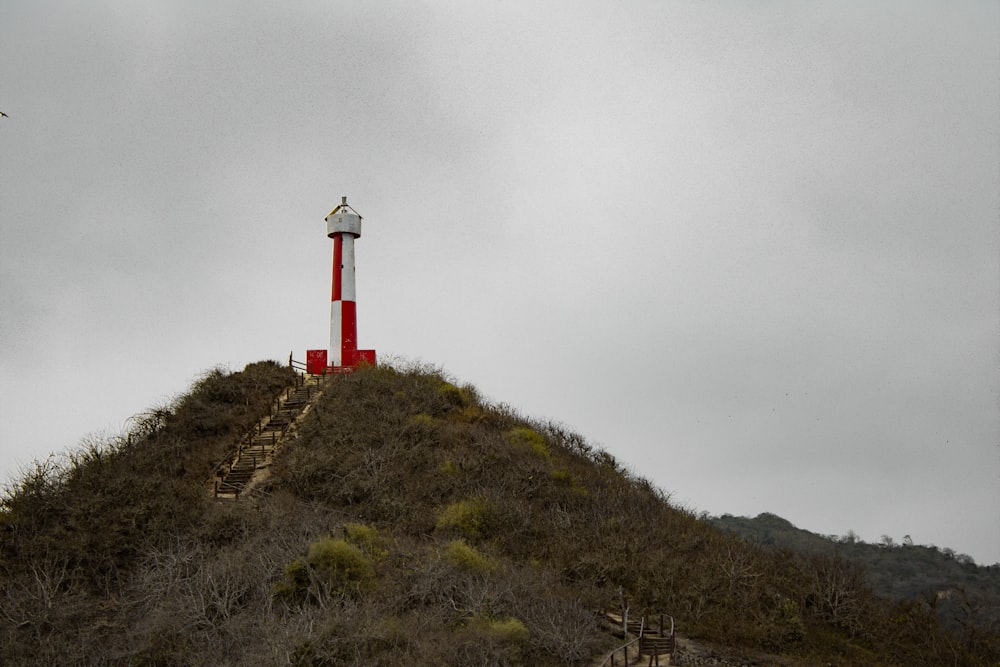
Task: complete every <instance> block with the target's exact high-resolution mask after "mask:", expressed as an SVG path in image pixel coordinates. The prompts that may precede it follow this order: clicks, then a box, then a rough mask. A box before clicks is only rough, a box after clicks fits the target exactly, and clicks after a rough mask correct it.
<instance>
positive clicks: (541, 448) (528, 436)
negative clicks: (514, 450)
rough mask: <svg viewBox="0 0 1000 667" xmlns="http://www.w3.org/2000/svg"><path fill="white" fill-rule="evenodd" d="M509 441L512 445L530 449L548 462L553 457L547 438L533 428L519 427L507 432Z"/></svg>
mask: <svg viewBox="0 0 1000 667" xmlns="http://www.w3.org/2000/svg"><path fill="white" fill-rule="evenodd" d="M507 440H509V441H510V442H511V443H512V444H515V445H522V446H524V447H528V448H529V449H531V451H533V452H534V453H535V454H537V455H538V456H539V457H540V458H543V459H546V460H548V458H549V457H550V456H551V452H550V450H549V443H548V441H547V440H546V439H545V436H544V435H542V434H541V433H539V432H538V431H536V430H535V429H533V428H528V427H527V426H519V427H517V428H515V429H512V430H510V431H508V432H507Z"/></svg>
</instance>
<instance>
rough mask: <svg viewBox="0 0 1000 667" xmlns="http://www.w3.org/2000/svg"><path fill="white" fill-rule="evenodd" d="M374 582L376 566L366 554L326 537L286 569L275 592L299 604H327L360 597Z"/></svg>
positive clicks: (343, 541)
mask: <svg viewBox="0 0 1000 667" xmlns="http://www.w3.org/2000/svg"><path fill="white" fill-rule="evenodd" d="M374 578H375V564H374V562H373V560H372V558H371V557H370V556H368V555H367V554H365V552H364V551H362V550H361V549H360V548H359V547H357V546H355V545H353V544H350V543H349V542H347V541H346V540H342V539H339V538H334V537H324V538H321V539H319V540H317V541H316V542H313V543H312V544H310V545H309V551H308V553H307V554H306V557H305V558H297V559H295V560H294V561H292V562H291V563H289V564H288V565H286V566H285V576H284V578H283V579H282V580H281V581H279V582H278V583H277V584H275V587H274V592H275V594H276V595H278V596H279V597H284V598H286V599H289V600H291V601H294V602H297V603H302V602H304V601H306V600H307V599H309V598H312V599H315V600H324V599H326V598H328V597H329V596H331V595H345V594H350V593H356V592H358V591H359V590H360V589H361V588H362V587H363V586H364V585H365V584H366V583H368V582H369V581H371V580H372V579H374Z"/></svg>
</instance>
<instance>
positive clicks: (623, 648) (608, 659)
mask: <svg viewBox="0 0 1000 667" xmlns="http://www.w3.org/2000/svg"><path fill="white" fill-rule="evenodd" d="M638 642H639V637H636V638H635V639H633V640H632V641H630V642H627V643H625V644H622V645H621V646H618V647H617V648H614V649H612V651H611V653H608V655H607V656H606V657H605V658H604V661H603V662H601V664H600V665H598V667H605V665H608V664H609V662H610V665H611V667H614V665H615V654H616V653H618V652H619V651H624V652H625V655H624V656H623V657H624V659H625V662H624V664H625V665H628V648H629V646H632V645H633V644H636V643H638Z"/></svg>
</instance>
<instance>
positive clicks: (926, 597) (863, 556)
mask: <svg viewBox="0 0 1000 667" xmlns="http://www.w3.org/2000/svg"><path fill="white" fill-rule="evenodd" d="M710 521H711V522H712V523H713V524H714V525H715V526H718V527H719V528H722V529H723V530H726V531H728V532H730V533H732V534H735V535H738V536H740V537H742V538H744V539H746V540H749V541H751V542H753V543H754V544H759V545H762V546H767V547H773V548H778V549H791V550H793V551H797V552H800V553H815V554H824V555H827V556H830V557H842V558H844V559H846V560H849V561H850V562H852V563H856V564H857V565H859V566H860V567H861V568H862V569H863V573H864V579H865V582H866V583H867V584H868V585H869V586H871V587H872V590H873V591H874V592H875V594H877V595H880V596H882V597H884V598H887V599H889V600H893V601H897V602H918V603H923V604H926V605H927V606H929V607H930V608H933V609H934V610H935V611H936V613H937V615H938V617H939V618H940V619H941V620H942V621H943V622H944V623H945V624H946V625H948V626H950V627H952V628H955V629H957V630H960V631H961V629H962V628H967V629H968V631H970V632H974V631H976V630H975V629H976V628H978V629H991V630H992V631H993V632H994V633H1000V564H998V565H992V566H988V567H982V566H977V565H976V564H975V562H974V561H973V559H972V558H970V557H969V556H966V555H964V554H956V553H955V552H954V551H953V550H951V549H947V548H945V549H939V548H937V547H934V546H921V545H915V544H913V543H912V542H911V541H910V540H909V539H904V542H902V543H897V542H895V541H894V540H892V539H891V538H889V537H883V538H882V540H881V541H880V542H879V543H878V544H869V543H866V542H864V541H862V540H860V539H859V538H858V537H857V536H856V535H854V534H851V533H849V534H848V535H846V536H843V537H836V536H826V535H818V534H816V533H811V532H809V531H807V530H802V529H801V528H796V527H795V526H793V525H792V524H791V523H790V522H789V521H787V520H785V519H783V518H781V517H779V516H776V515H774V514H769V513H764V514H759V515H757V516H756V517H754V518H752V519H750V518H747V517H736V516H732V515H729V514H726V515H723V516H721V517H714V518H711V519H710Z"/></svg>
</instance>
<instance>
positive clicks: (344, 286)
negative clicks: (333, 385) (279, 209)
mask: <svg viewBox="0 0 1000 667" xmlns="http://www.w3.org/2000/svg"><path fill="white" fill-rule="evenodd" d="M326 235H327V236H328V237H330V238H331V239H333V289H332V292H331V295H330V348H329V356H328V357H327V363H326V364H325V366H326V371H327V372H334V373H349V372H351V371H352V370H354V369H355V368H357V367H358V366H359V365H372V366H374V365H375V350H359V349H358V313H357V294H356V291H355V280H354V241H355V240H356V239H359V238H361V216H360V215H359V214H358V212H357V211H355V210H354V209H353V208H351V207H350V206H348V204H347V197H341V198H340V205H338V206H337V207H336V208H335V209H333V210H332V211H330V214H329V215H327V216H326Z"/></svg>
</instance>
